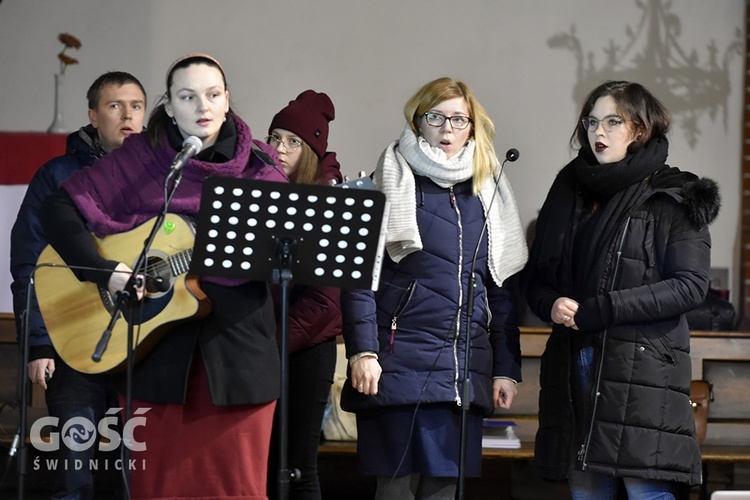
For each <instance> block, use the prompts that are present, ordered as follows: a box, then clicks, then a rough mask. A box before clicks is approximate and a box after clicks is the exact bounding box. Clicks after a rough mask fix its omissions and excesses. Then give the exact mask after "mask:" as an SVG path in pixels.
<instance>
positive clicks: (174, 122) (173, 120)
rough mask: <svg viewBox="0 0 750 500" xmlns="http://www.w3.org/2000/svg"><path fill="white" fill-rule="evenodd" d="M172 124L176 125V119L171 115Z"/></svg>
mask: <svg viewBox="0 0 750 500" xmlns="http://www.w3.org/2000/svg"><path fill="white" fill-rule="evenodd" d="M172 125H177V120H175V119H174V116H173V117H172Z"/></svg>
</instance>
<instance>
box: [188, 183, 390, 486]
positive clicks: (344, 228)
mask: <svg viewBox="0 0 750 500" xmlns="http://www.w3.org/2000/svg"><path fill="white" fill-rule="evenodd" d="M386 212H387V205H386V200H385V195H384V194H383V193H382V192H379V191H374V190H364V189H340V188H337V187H329V186H317V185H305V184H286V183H278V182H268V181H258V180H249V179H235V178H226V177H211V178H209V179H207V180H206V182H205V183H204V185H203V193H202V198H201V208H200V212H199V215H198V224H197V233H196V238H195V248H194V250H193V259H192V263H191V268H190V272H191V273H193V274H198V275H203V276H216V277H226V278H244V279H250V280H257V281H272V282H274V283H280V284H281V292H282V305H281V350H280V351H281V397H280V398H279V475H278V486H279V498H281V499H282V500H285V499H286V498H288V492H289V481H290V480H291V479H297V478H298V473H293V472H292V471H290V470H288V469H287V431H288V430H287V414H286V412H287V398H288V370H289V367H288V338H287V336H288V327H289V325H288V323H289V321H288V316H289V285H290V283H291V281H292V279H293V280H294V282H295V283H296V284H301V285H315V286H333V287H340V288H359V289H370V290H376V289H377V287H378V281H379V278H380V268H381V265H382V259H383V248H384V245H385V228H386V225H387V224H386V221H387V216H386Z"/></svg>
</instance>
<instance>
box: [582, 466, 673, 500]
mask: <svg viewBox="0 0 750 500" xmlns="http://www.w3.org/2000/svg"><path fill="white" fill-rule="evenodd" d="M620 482H623V483H625V489H626V490H627V492H628V498H629V499H630V500H675V499H676V498H677V489H676V487H675V484H674V483H671V482H669V481H656V480H653V479H640V478H635V477H623V478H619V477H612V476H605V475H604V474H595V473H593V472H583V471H578V470H577V471H573V472H572V473H571V474H570V477H569V478H568V485H569V486H570V495H571V498H573V500H615V499H616V498H617V490H618V489H619V487H620Z"/></svg>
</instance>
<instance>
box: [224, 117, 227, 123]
mask: <svg viewBox="0 0 750 500" xmlns="http://www.w3.org/2000/svg"><path fill="white" fill-rule="evenodd" d="M226 121H227V115H224V123H226Z"/></svg>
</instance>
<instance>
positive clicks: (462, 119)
mask: <svg viewBox="0 0 750 500" xmlns="http://www.w3.org/2000/svg"><path fill="white" fill-rule="evenodd" d="M422 116H424V118H425V121H427V125H429V126H430V127H442V126H443V123H445V120H450V122H451V127H453V128H454V129H456V130H463V129H465V128H466V127H468V126H469V124H470V123H473V121H472V119H471V118H469V117H468V116H463V115H455V116H445V115H441V114H440V113H429V112H428V113H425V114H424V115H422Z"/></svg>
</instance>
